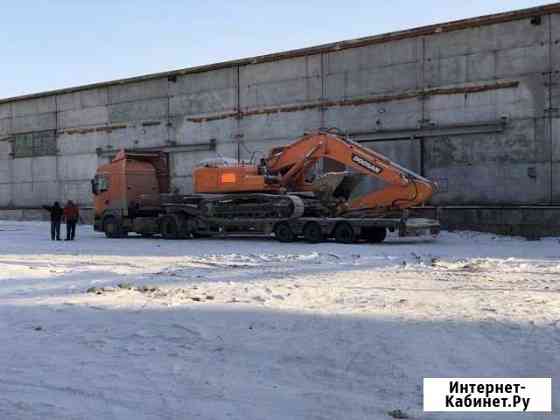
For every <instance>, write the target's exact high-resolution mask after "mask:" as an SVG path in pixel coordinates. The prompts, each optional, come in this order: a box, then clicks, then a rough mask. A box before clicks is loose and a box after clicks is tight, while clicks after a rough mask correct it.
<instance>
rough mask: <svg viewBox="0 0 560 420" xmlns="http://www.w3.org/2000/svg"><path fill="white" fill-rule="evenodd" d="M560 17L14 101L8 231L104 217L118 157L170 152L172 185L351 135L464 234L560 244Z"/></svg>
mask: <svg viewBox="0 0 560 420" xmlns="http://www.w3.org/2000/svg"><path fill="white" fill-rule="evenodd" d="M559 82H560V3H556V4H551V5H548V6H543V7H538V8H533V9H527V10H521V11H515V12H510V13H503V14H497V15H491V16H484V17H480V18H475V19H468V20H462V21H456V22H450V23H445V24H439V25H432V26H428V27H422V28H418V29H413V30H407V31H401V32H394V33H389V34H385V35H379V36H372V37H367V38H362V39H356V40H351V41H342V42H338V43H334V44H328V45H322V46H318V47H313V48H307V49H301V50H295V51H288V52H283V53H278V54H271V55H267V56H261V57H254V58H249V59H243V60H238V61H231V62H225V63H218V64H213V65H208V66H203V67H196V68H189V69H183V70H178V71H172V72H166V73H160V74H153V75H147V76H143V77H136V78H131V79H126V80H117V81H112V82H107V83H98V84H93V85H87V86H81V87H76V88H69V89H62V90H58V91H53V92H45V93H38V94H33V95H26V96H22V97H16V98H8V99H3V100H0V217H18V218H21V217H33V216H36V215H37V214H39V213H38V211H37V210H34V209H36V208H38V207H39V206H40V205H41V204H44V203H48V202H52V201H53V200H55V199H58V200H66V199H68V198H72V199H75V200H77V201H79V203H80V204H81V205H82V206H84V207H87V206H90V205H91V196H90V185H89V180H90V178H91V177H92V175H93V174H94V172H95V168H96V167H97V166H98V165H99V164H100V163H102V162H106V161H107V160H108V159H109V157H110V156H111V155H113V154H114V153H115V151H116V150H117V149H119V148H122V147H125V148H130V149H149V148H164V149H165V150H167V151H169V152H170V165H171V172H172V173H171V175H172V183H173V185H174V187H175V188H176V189H177V190H178V191H181V192H189V190H190V188H191V175H190V174H191V170H192V168H193V165H194V164H195V163H196V162H198V161H199V160H201V159H204V158H207V157H209V156H212V155H215V154H217V153H219V154H220V155H224V156H233V157H241V158H243V159H249V158H250V157H251V156H252V155H258V154H259V153H262V152H265V151H266V150H268V149H270V148H271V147H273V146H275V145H279V144H282V143H286V142H289V141H292V140H293V139H295V138H296V137H298V136H300V135H301V134H302V133H303V132H305V131H308V130H313V129H317V128H319V127H338V128H339V129H341V130H343V131H345V132H348V133H350V134H351V135H353V137H354V138H355V139H356V140H358V141H361V142H364V143H366V144H368V145H371V146H372V147H374V148H375V149H377V150H379V151H381V152H382V153H385V154H387V155H388V156H390V157H392V158H393V159H395V160H397V161H398V162H400V163H402V164H403V165H404V166H407V167H410V168H411V169H413V170H415V171H417V172H419V173H422V174H423V175H425V176H427V177H429V178H432V179H434V180H436V181H438V183H439V185H440V187H441V191H440V192H439V193H438V194H437V195H436V196H434V198H433V200H432V203H431V204H432V205H433V206H439V207H441V208H442V211H441V216H442V217H443V220H444V221H445V222H446V223H448V224H449V225H450V226H469V227H472V226H476V227H477V228H480V229H489V230H499V231H512V232H521V233H527V234H528V232H540V233H548V232H553V231H556V232H558V231H560V222H558V220H559V217H558V216H560V207H558V208H557V207H555V204H556V203H560V182H558V181H559V180H560V138H559V133H560V123H559V122H560V113H559V106H560V89H559V86H560V85H559Z"/></svg>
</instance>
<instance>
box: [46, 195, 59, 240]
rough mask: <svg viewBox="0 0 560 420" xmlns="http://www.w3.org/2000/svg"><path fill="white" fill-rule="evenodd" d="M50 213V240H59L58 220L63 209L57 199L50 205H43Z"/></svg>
mask: <svg viewBox="0 0 560 420" xmlns="http://www.w3.org/2000/svg"><path fill="white" fill-rule="evenodd" d="M43 208H44V209H45V210H47V211H48V212H49V213H50V214H51V240H53V241H54V240H55V239H56V240H57V241H60V222H61V221H62V215H63V214H64V211H63V210H62V207H60V204H59V203H58V201H55V202H54V204H53V205H52V206H43Z"/></svg>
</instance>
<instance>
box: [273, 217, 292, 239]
mask: <svg viewBox="0 0 560 420" xmlns="http://www.w3.org/2000/svg"><path fill="white" fill-rule="evenodd" d="M274 236H275V237H276V239H278V240H279V241H280V242H293V241H295V240H296V235H295V234H294V232H293V231H292V228H291V227H290V225H289V224H288V223H286V222H280V223H277V224H276V226H274Z"/></svg>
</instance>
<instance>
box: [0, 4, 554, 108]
mask: <svg viewBox="0 0 560 420" xmlns="http://www.w3.org/2000/svg"><path fill="white" fill-rule="evenodd" d="M550 2H551V1H531V0H507V1H504V0H500V1H498V0H463V1H457V0H455V1H452V0H422V1H414V0H392V1H375V0H352V1H343V0H336V1H333V0H322V1H320V0H299V1H298V0H281V1H274V0H260V1H257V0H239V1H235V0H229V1H228V0H221V1H218V0H202V1H201V0H194V1H191V0H183V1H181V0H159V1H154V0H134V1H132V0H19V1H13V0H11V1H5V2H2V8H1V13H0V34H1V35H2V42H1V43H0V63H1V70H0V76H1V77H0V98H8V97H12V96H18V95H23V94H28V93H36V92H42V91H47V90H53V89H60V88H65V87H72V86H79V85H83V84H88V83H95V82H103V81H109V80H113V79H120V78H126V77H133V76H139V75H143V74H149V73H156V72H161V71H168V70H174V69H179V68H185V67H192V66H197V65H204V64H211V63H215V62H220V61H225V60H232V59H239V58H245V57H251V56H255V55H261V54H266V53H273V52H280V51H285V50H291V49H296V48H303V47H309V46H313V45H318V44H324V43H328V42H334V41H342V40H345V39H352V38H357V37H362V36H369V35H376V34H381V33H385V32H391V31H396V30H402V29H409V28H414V27H417V26H423V25H428V24H432V23H438V22H447V21H450V20H456V19H463V18H468V17H475V16H480V15H484V14H489V13H496V12H502V11H510V10H515V9H521V8H526V7H533V6H539V5H543V4H547V3H550Z"/></svg>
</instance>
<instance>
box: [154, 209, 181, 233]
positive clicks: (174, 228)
mask: <svg viewBox="0 0 560 420" xmlns="http://www.w3.org/2000/svg"><path fill="white" fill-rule="evenodd" d="M159 226H160V230H161V236H163V238H164V239H178V238H179V237H180V236H181V235H180V233H181V232H180V227H179V223H178V221H177V219H176V218H175V217H174V216H173V215H171V214H168V215H166V216H163V217H162V218H161V220H160V221H159Z"/></svg>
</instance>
